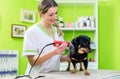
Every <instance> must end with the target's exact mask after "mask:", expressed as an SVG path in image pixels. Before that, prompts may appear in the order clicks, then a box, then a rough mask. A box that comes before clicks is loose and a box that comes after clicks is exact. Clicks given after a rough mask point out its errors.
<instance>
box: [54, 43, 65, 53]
mask: <svg viewBox="0 0 120 79" xmlns="http://www.w3.org/2000/svg"><path fill="white" fill-rule="evenodd" d="M66 48H67V44H66V43H62V44H61V45H60V46H58V47H56V48H55V49H54V50H53V52H54V53H55V54H59V55H61V54H62V53H63V52H64V50H65V49H66Z"/></svg>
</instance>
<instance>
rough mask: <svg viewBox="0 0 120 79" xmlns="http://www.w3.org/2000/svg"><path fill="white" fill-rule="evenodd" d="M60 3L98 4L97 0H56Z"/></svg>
mask: <svg viewBox="0 0 120 79" xmlns="http://www.w3.org/2000/svg"><path fill="white" fill-rule="evenodd" d="M55 1H56V2H57V3H59V4H72V5H73V4H85V5H86V4H87V5H88V4H96V2H97V0H55Z"/></svg>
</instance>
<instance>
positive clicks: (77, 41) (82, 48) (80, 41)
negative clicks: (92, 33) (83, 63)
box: [71, 35, 91, 53]
mask: <svg viewBox="0 0 120 79" xmlns="http://www.w3.org/2000/svg"><path fill="white" fill-rule="evenodd" d="M90 42H91V39H90V37H88V36H86V35H80V36H78V37H76V38H74V39H73V40H72V41H71V43H72V44H73V46H74V49H75V51H76V52H78V53H88V52H90V51H91V48H90Z"/></svg>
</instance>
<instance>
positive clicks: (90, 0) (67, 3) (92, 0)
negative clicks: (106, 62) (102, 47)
mask: <svg viewBox="0 0 120 79" xmlns="http://www.w3.org/2000/svg"><path fill="white" fill-rule="evenodd" d="M56 2H57V3H58V4H59V6H63V7H68V8H69V7H71V6H72V7H73V8H71V10H72V11H70V13H69V14H68V13H67V14H66V15H65V16H64V12H65V10H64V12H62V9H64V8H61V10H60V11H61V14H60V16H62V17H63V18H64V19H65V18H68V19H67V20H66V19H65V23H66V22H67V21H68V20H70V19H73V20H72V21H71V22H73V23H74V25H73V26H74V27H67V26H66V24H65V27H64V28H60V29H61V30H63V31H68V32H72V33H73V35H74V32H75V31H79V32H84V33H85V32H90V33H91V32H92V33H93V35H92V43H91V48H92V49H93V50H94V52H93V53H94V54H93V55H94V57H93V59H94V62H89V63H88V69H98V1H97V0H56ZM80 7H82V9H83V8H84V7H85V9H86V8H87V10H88V11H83V14H82V12H78V11H80V9H79V8H80ZM89 8H90V11H89ZM81 11H82V10H81ZM85 12H86V13H85ZM89 12H90V14H89ZM58 13H59V12H58ZM62 13H63V14H62ZM72 13H73V14H72ZM67 16H68V17H67ZM81 16H87V17H88V16H92V17H94V20H93V21H94V26H89V27H81V26H80V25H79V24H78V23H79V20H78V18H79V17H81ZM69 17H72V18H69ZM76 21H77V23H76ZM66 65H67V63H66V64H65V62H64V63H61V67H60V70H62V69H64V70H65V68H66Z"/></svg>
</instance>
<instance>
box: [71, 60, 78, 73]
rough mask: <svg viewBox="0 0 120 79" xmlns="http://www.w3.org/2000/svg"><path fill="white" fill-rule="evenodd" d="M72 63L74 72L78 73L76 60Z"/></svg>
mask: <svg viewBox="0 0 120 79" xmlns="http://www.w3.org/2000/svg"><path fill="white" fill-rule="evenodd" d="M72 64H73V70H72V73H76V72H77V68H76V62H75V61H72Z"/></svg>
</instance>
